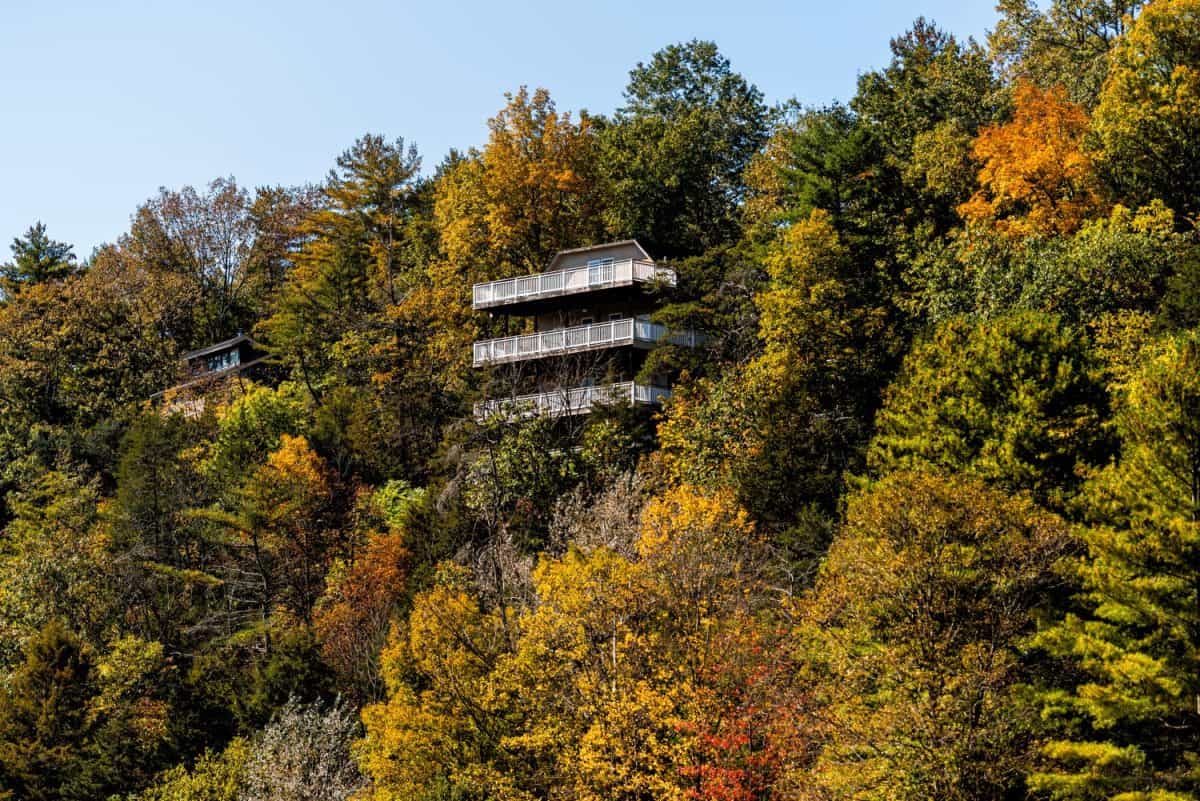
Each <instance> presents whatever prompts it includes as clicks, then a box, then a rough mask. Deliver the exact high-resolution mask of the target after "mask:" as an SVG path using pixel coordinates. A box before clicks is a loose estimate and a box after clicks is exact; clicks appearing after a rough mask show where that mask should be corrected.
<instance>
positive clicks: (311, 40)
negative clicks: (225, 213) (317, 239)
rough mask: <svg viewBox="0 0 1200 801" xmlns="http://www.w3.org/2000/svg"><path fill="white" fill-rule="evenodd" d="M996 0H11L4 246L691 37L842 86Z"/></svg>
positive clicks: (781, 83) (746, 65)
mask: <svg viewBox="0 0 1200 801" xmlns="http://www.w3.org/2000/svg"><path fill="white" fill-rule="evenodd" d="M993 1H994V0H823V1H822V2H814V1H812V0H792V2H783V1H782V0H722V1H721V2H714V1H713V0H592V1H590V2H584V0H564V1H561V2H551V1H550V0H508V2H482V1H480V0H476V1H475V2H465V1H463V0H425V2H420V3H416V2H400V1H393V2H385V0H341V1H340V2H336V1H335V2H316V1H315V0H290V2H281V1H280V0H238V1H237V2H231V1H230V0H158V1H157V2H149V1H148V0H144V1H142V2H137V1H136V0H0V260H5V259H7V258H8V250H7V244H8V242H9V241H11V239H12V237H14V236H16V235H18V234H20V233H22V232H24V231H25V229H26V228H28V227H29V225H30V224H32V223H33V222H34V221H36V220H39V219H40V220H42V221H44V222H45V223H46V224H47V226H48V228H49V233H50V234H51V236H53V237H54V238H56V239H62V240H66V241H68V242H71V243H72V244H74V245H75V250H76V253H77V254H78V255H79V256H80V257H86V256H87V255H88V254H89V253H90V252H91V250H92V247H93V246H95V245H97V244H99V243H101V242H105V241H111V240H113V239H115V238H116V237H117V236H118V235H119V234H120V233H121V232H123V231H124V230H126V229H127V227H128V224H129V217H130V214H131V213H132V212H133V210H134V209H135V208H136V207H137V205H138V204H139V203H141V202H142V201H144V200H145V199H146V198H148V197H149V196H151V195H152V194H153V193H154V192H155V191H156V190H157V188H158V187H160V186H166V187H170V188H178V187H180V186H183V185H185V184H193V185H197V186H198V185H201V184H204V183H207V182H208V181H210V180H211V179H213V178H216V177H218V176H228V175H232V176H234V177H236V178H237V179H238V181H239V182H240V183H242V184H243V185H246V186H248V187H254V186H258V185H263V184H298V183H305V182H315V181H318V180H320V179H321V178H322V177H323V176H324V175H325V173H326V172H327V171H328V170H329V168H330V167H331V166H332V165H333V162H334V159H335V158H336V156H337V154H338V153H340V152H341V151H343V150H344V149H346V148H347V147H348V146H349V145H350V144H351V143H352V142H353V141H354V139H355V138H356V137H357V136H359V135H361V134H363V133H366V132H372V133H382V134H385V135H387V136H388V137H395V136H403V137H404V138H405V139H406V140H407V141H409V142H415V143H416V144H417V146H418V148H419V149H420V152H421V154H422V156H423V157H424V160H425V166H426V168H427V169H429V168H432V167H434V166H435V165H436V164H437V163H438V161H440V160H441V157H442V156H443V155H444V154H445V153H446V151H447V150H448V149H449V148H451V147H459V148H465V147H469V146H471V145H478V144H482V142H483V141H484V140H485V139H486V126H485V122H486V120H487V118H488V117H490V116H491V115H492V114H493V113H494V112H495V111H496V110H498V109H499V108H500V107H501V106H502V105H503V102H504V100H503V94H504V92H505V91H508V90H512V89H515V88H516V87H518V86H520V85H522V84H528V85H530V86H531V87H532V86H545V87H546V88H548V89H549V90H550V92H551V95H552V96H553V97H554V98H555V100H556V101H557V103H558V107H559V109H560V110H568V109H570V110H578V109H580V108H586V109H588V110H589V111H592V112H597V113H609V112H611V111H612V110H613V109H614V108H615V107H616V106H617V105H619V103H620V100H621V90H622V88H623V87H624V85H625V82H626V78H627V76H628V72H629V70H630V68H632V67H633V66H634V65H635V64H636V63H637V62H638V61H639V60H646V59H647V58H648V57H649V56H650V54H651V53H653V52H654V51H655V50H657V49H658V48H660V47H662V46H664V45H667V44H670V43H672V42H678V41H684V40H687V39H692V38H703V39H712V40H714V41H716V42H717V44H718V45H719V46H720V48H721V50H722V51H723V52H724V53H725V55H726V56H727V57H728V58H729V59H730V60H731V61H732V62H733V66H734V68H735V69H736V70H738V71H740V72H741V73H742V74H743V75H745V76H746V77H747V78H748V79H749V80H750V81H751V82H753V83H755V84H757V85H758V87H759V88H760V89H761V90H762V91H763V92H764V94H765V95H766V97H767V99H768V101H770V102H774V101H777V100H784V99H787V98H791V97H795V98H798V99H799V100H801V101H802V102H804V103H806V104H824V103H827V102H829V101H830V100H833V99H842V100H845V99H848V98H849V97H850V96H851V95H852V94H853V91H854V85H855V79H856V78H857V76H858V74H859V73H860V72H862V71H864V70H866V69H870V68H873V67H879V66H882V65H883V64H885V63H886V62H887V59H888V40H889V38H891V37H892V36H894V35H896V34H898V33H901V32H903V31H904V30H905V29H906V28H907V27H908V25H909V23H911V21H912V20H913V19H915V18H916V17H917V16H920V15H924V16H926V17H929V18H932V19H933V20H935V21H936V22H937V23H938V24H939V25H941V26H942V27H943V28H945V29H947V30H949V31H952V32H953V33H955V34H958V35H960V36H963V37H965V36H968V35H971V36H975V37H976V38H982V37H983V36H984V35H985V33H986V31H987V30H988V29H989V28H991V27H992V26H993V25H994V23H995V20H996V14H995V11H994V9H993Z"/></svg>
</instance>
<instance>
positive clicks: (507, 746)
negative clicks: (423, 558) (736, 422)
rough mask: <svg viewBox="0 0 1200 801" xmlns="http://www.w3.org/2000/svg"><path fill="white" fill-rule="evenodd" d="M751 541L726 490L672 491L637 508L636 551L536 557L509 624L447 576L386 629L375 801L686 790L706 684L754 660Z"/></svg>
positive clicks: (595, 796)
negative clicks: (526, 599)
mask: <svg viewBox="0 0 1200 801" xmlns="http://www.w3.org/2000/svg"><path fill="white" fill-rule="evenodd" d="M758 548H759V545H758V542H757V540H756V535H755V532H754V529H753V527H752V526H751V524H750V523H749V520H748V518H747V516H746V513H745V512H744V511H742V510H740V509H739V508H738V506H737V504H736V503H735V502H734V500H733V498H732V496H731V495H729V494H728V493H717V494H712V493H706V492H701V491H698V490H696V489H694V488H690V487H680V488H676V489H673V490H670V491H668V492H666V493H664V494H663V495H662V496H661V497H659V498H657V499H655V500H653V501H652V502H651V503H650V504H649V506H648V508H647V509H646V511H645V513H644V516H643V521H642V529H641V536H640V539H639V543H638V547H637V556H636V557H634V558H629V557H625V556H622V555H620V554H618V553H616V552H614V551H612V550H610V549H608V548H604V547H601V548H596V549H595V550H591V551H589V552H584V551H581V550H579V549H577V548H572V549H571V550H569V551H568V552H567V553H565V554H563V555H562V556H561V557H558V558H546V559H545V560H543V562H542V563H541V564H540V565H539V566H538V568H537V569H536V571H535V574H534V578H533V584H534V590H535V593H536V599H537V600H536V603H535V604H534V605H533V606H531V607H529V608H527V609H524V610H520V611H519V613H518V614H516V616H515V619H510V620H509V622H508V623H507V624H506V622H505V620H506V615H508V614H509V613H511V612H512V611H513V610H501V609H492V610H486V609H484V608H482V606H481V604H480V602H479V601H478V600H477V599H476V598H475V596H474V594H473V593H472V592H471V591H470V588H469V583H468V582H467V581H466V578H467V577H466V576H465V574H464V573H463V572H462V571H461V570H460V569H449V568H448V569H446V570H445V571H444V573H443V577H442V580H441V582H440V583H439V585H438V586H437V587H435V588H434V589H432V590H430V591H429V592H427V593H424V594H422V595H420V596H418V597H417V598H416V600H415V602H414V608H413V613H412V617H411V619H410V622H409V625H408V628H407V630H404V631H401V630H397V631H396V632H394V634H393V637H392V642H391V645H390V646H389V649H388V658H387V660H386V661H387V662H388V664H389V665H390V668H389V677H390V678H389V688H390V697H389V698H388V700H387V701H386V702H385V703H382V704H377V705H374V706H371V707H368V708H367V710H366V711H365V712H364V721H365V723H366V727H367V737H366V739H365V740H364V741H363V743H362V744H361V747H360V757H361V761H362V764H363V767H364V769H365V770H366V772H367V773H368V774H369V775H370V776H371V777H372V778H373V780H374V788H375V789H374V791H373V793H374V795H373V796H372V797H373V799H375V801H392V799H400V798H405V799H409V798H430V797H433V796H436V795H437V793H438V792H442V793H448V794H451V795H453V794H454V793H458V794H462V795H463V796H464V797H475V796H480V797H489V798H497V799H510V800H511V801H517V800H518V799H522V800H523V799H532V798H539V799H586V800H588V801H600V800H601V799H605V800H606V801H607V800H608V799H642V798H655V799H667V800H668V801H670V800H672V799H674V800H675V801H684V799H688V798H693V797H697V796H695V795H694V794H693V792H692V791H693V790H694V789H695V788H696V787H697V786H698V785H699V784H700V782H698V780H697V777H698V776H699V772H697V771H696V770H692V769H691V768H693V767H694V765H695V763H696V760H697V754H698V747H697V741H698V740H699V739H700V737H701V735H702V733H703V732H707V731H709V730H710V729H711V728H712V727H714V726H716V725H718V724H717V723H716V722H714V721H715V719H716V718H718V717H719V716H720V715H721V714H725V713H726V711H727V710H725V709H724V708H721V709H718V708H717V705H715V704H714V703H713V699H714V698H715V697H717V696H719V695H720V693H717V692H705V691H704V690H705V688H706V687H713V686H715V685H714V683H715V682H720V681H729V680H730V677H731V676H733V675H736V676H737V677H740V679H744V678H745V677H747V676H749V675H750V674H751V673H753V672H754V671H753V665H754V664H755V659H760V658H761V656H762V651H761V649H760V646H761V644H762V640H761V639H758V638H755V637H754V636H752V634H751V632H754V631H759V630H762V627H761V624H760V620H759V613H760V612H761V602H762V599H763V597H764V596H763V594H762V591H761V587H760V585H759V583H758V580H757V572H756V569H755V565H756V564H757V561H756V556H755V555H756V553H757V551H758ZM746 725H749V724H746ZM737 742H738V743H739V745H738V747H739V748H741V749H743V750H751V751H752V750H753V748H754V746H753V745H751V741H750V740H749V739H746V740H737ZM754 742H757V740H755V741H754Z"/></svg>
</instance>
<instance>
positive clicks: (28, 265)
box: [0, 222, 76, 296]
mask: <svg viewBox="0 0 1200 801" xmlns="http://www.w3.org/2000/svg"><path fill="white" fill-rule="evenodd" d="M12 254H13V260H12V261H11V262H7V263H5V264H3V265H0V292H2V293H3V295H5V296H11V295H14V294H16V293H17V292H20V291H21V289H22V288H23V287H26V286H29V285H30V284H41V283H44V282H46V281H56V280H58V279H61V278H66V277H67V276H68V275H71V274H72V273H73V272H75V270H76V265H75V254H74V252H73V251H72V249H71V246H70V245H68V244H67V243H65V242H57V241H55V240H53V239H51V238H50V237H48V236H47V235H46V226H45V225H44V224H43V223H40V222H39V223H35V224H34V225H33V226H32V227H31V228H30V229H29V230H28V231H26V232H25V235H24V236H23V237H20V238H17V239H14V240H13V243H12Z"/></svg>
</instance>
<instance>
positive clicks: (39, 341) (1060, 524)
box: [0, 0, 1200, 801]
mask: <svg viewBox="0 0 1200 801" xmlns="http://www.w3.org/2000/svg"><path fill="white" fill-rule="evenodd" d="M999 10H1000V14H1001V18H1000V22H999V24H998V26H997V28H996V30H995V31H994V32H993V33H992V34H991V36H990V37H989V40H988V42H987V43H986V44H982V43H978V42H975V41H972V40H967V41H962V40H960V39H957V38H956V37H954V36H953V35H951V34H949V33H948V32H945V31H942V30H940V29H939V28H938V27H937V26H936V25H934V24H933V23H931V22H928V21H926V20H923V19H922V20H918V21H917V22H916V23H915V24H914V25H913V27H912V29H911V30H909V31H907V32H905V33H904V34H902V35H900V36H898V37H897V38H896V39H895V40H894V41H893V42H892V52H893V58H892V59H891V61H890V63H888V64H887V65H886V66H884V67H883V68H882V69H879V70H874V71H870V72H866V73H864V74H863V75H861V76H860V78H859V81H858V90H857V93H856V94H855V96H854V97H853V98H852V99H851V100H850V101H849V102H848V103H846V104H839V103H834V104H831V105H830V106H828V107H825V108H799V107H797V105H796V104H784V105H782V106H779V107H776V108H769V107H767V106H766V105H765V103H764V101H763V96H762V94H761V92H760V91H759V90H758V89H757V88H756V87H755V86H754V85H753V84H752V83H751V82H750V81H749V80H748V79H747V78H746V77H744V76H742V75H740V74H739V73H738V72H736V71H735V70H734V68H733V65H732V64H731V63H730V62H729V61H728V59H726V58H725V57H724V56H723V55H722V54H721V53H720V51H719V50H718V49H717V47H716V45H715V44H713V43H711V42H700V41H693V42H686V43H680V44H674V45H671V46H669V47H666V48H665V49H663V50H661V51H659V52H657V53H654V54H653V55H651V56H650V57H649V58H648V59H647V61H646V62H644V63H640V64H638V65H637V66H636V67H635V68H634V69H633V70H632V71H631V72H630V74H629V82H628V85H627V87H626V89H625V93H624V100H623V102H622V105H621V106H620V108H618V109H616V110H615V111H614V112H613V113H612V114H611V115H610V116H605V115H595V114H588V113H578V114H572V113H569V112H566V111H562V110H560V109H559V108H558V107H557V106H556V104H555V102H554V100H553V98H552V97H551V95H550V93H549V92H548V91H547V90H545V89H532V90H531V89H528V88H526V87H519V88H516V89H515V90H514V91H513V92H512V93H511V94H509V95H507V96H506V97H505V99H504V105H503V107H502V108H501V109H500V110H499V111H498V112H497V114H496V115H495V116H494V117H493V118H492V119H491V120H489V121H488V124H487V128H486V131H487V142H486V144H485V145H483V146H482V147H480V148H478V149H472V150H469V151H467V152H452V153H450V154H448V155H447V156H446V157H445V158H444V159H443V160H442V161H441V162H440V163H439V164H437V165H436V166H434V167H433V168H432V169H425V170H423V169H422V160H421V157H420V155H419V154H418V152H417V150H416V149H415V148H414V147H413V146H411V145H409V144H406V143H405V142H404V140H402V139H388V138H386V137H383V136H379V135H366V136H363V137H362V138H360V139H359V140H358V141H356V142H354V143H352V144H351V145H350V147H349V148H348V149H347V150H346V151H345V152H344V153H343V154H341V155H340V156H338V157H336V159H335V161H334V166H333V169H332V170H331V171H330V173H329V174H328V175H327V176H326V178H325V179H324V180H322V181H321V182H319V183H318V184H315V185H312V186H305V187H261V188H258V189H256V190H254V191H253V192H252V191H249V190H247V189H245V188H243V187H240V186H238V185H237V183H236V182H235V181H234V180H233V179H232V178H219V179H217V180H215V181H213V182H212V183H211V184H210V185H209V186H207V187H203V188H200V189H194V188H192V187H184V188H182V189H179V190H168V189H164V190H161V191H160V192H159V194H157V195H156V196H155V197H153V198H150V199H149V200H147V202H146V203H145V204H144V205H143V206H142V207H140V208H138V209H137V210H135V212H134V214H133V215H132V218H131V223H130V228H129V231H128V232H127V233H125V234H124V235H122V236H121V237H120V238H119V239H118V240H117V241H116V242H114V243H111V244H107V245H104V246H102V247H100V248H98V249H97V250H96V251H95V252H94V253H93V254H91V255H90V256H89V257H88V258H86V259H79V258H77V257H76V255H75V253H74V252H73V249H72V247H71V246H70V245H68V244H65V243H62V242H58V241H55V240H54V239H52V238H51V235H50V233H48V231H49V230H52V229H48V228H47V227H46V226H45V225H43V224H41V223H37V224H35V225H33V226H32V227H31V228H30V229H29V231H28V232H27V233H26V234H25V235H24V236H22V237H20V238H18V239H17V240H15V241H14V242H13V245H12V258H11V260H10V261H9V262H8V263H6V264H4V265H3V266H2V267H0V494H2V503H0V527H2V532H3V533H2V536H0V674H2V676H3V681H0V798H3V799H12V800H13V801H26V799H29V800H30V801H68V800H71V801H75V800H78V801H84V800H85V799H119V800H121V801H135V800H138V799H140V801H167V799H173V800H174V799H179V800H181V801H250V800H251V799H253V801H300V799H328V800H329V801H344V800H345V799H357V801H400V799H404V800H405V801H411V800H414V799H415V800H417V801H451V800H453V801H484V800H485V799H495V800H497V801H501V800H502V801H551V800H556V799H564V800H565V799H596V801H600V799H627V800H628V801H646V800H648V799H666V800H669V801H699V800H700V799H714V800H715V801H759V800H762V801H765V800H766V799H795V800H796V801H835V800H838V799H846V800H847V801H849V800H850V799H853V800H854V801H870V800H873V799H878V801H885V799H886V801H899V800H905V801H907V800H909V799H911V800H912V801H925V800H926V799H945V800H946V801H951V800H954V801H958V800H959V799H961V800H962V801H968V799H970V800H972V801H973V800H975V799H996V801H1001V799H1003V800H1004V801H1010V800H1011V799H1021V798H1030V799H1047V800H1048V801H1049V800H1051V799H1053V800H1054V801H1068V800H1069V801H1076V800H1078V801H1100V800H1101V799H1111V800H1112V801H1185V800H1187V799H1192V801H1196V800H1197V799H1200V327H1197V326H1200V239H1198V234H1197V216H1196V215H1197V213H1200V179H1198V178H1197V176H1200V4H1198V3H1197V0H1150V2H1144V3H1143V2H1115V1H1114V2H1109V1H1105V0H1088V2H1083V1H1082V0H1051V1H1050V2H1048V3H1046V4H1044V7H1040V8H1039V7H1038V6H1037V5H1036V4H1035V3H1033V2H1032V1H1031V0H1002V2H1001V3H1000V5H999ZM623 238H637V239H638V240H639V241H640V242H641V243H642V244H643V245H645V246H646V247H647V248H648V249H649V250H650V252H651V253H653V254H654V255H655V256H656V257H657V258H659V259H660V260H661V261H662V262H663V263H664V264H669V265H670V266H672V267H674V268H675V269H676V271H677V273H678V276H679V281H678V286H677V287H676V288H675V289H674V290H672V291H670V292H667V293H665V294H664V296H663V298H662V304H661V309H660V311H659V312H658V313H657V314H658V319H659V320H660V321H662V322H663V323H665V324H667V325H669V326H674V327H688V328H693V329H698V330H699V331H700V332H701V333H703V334H704V336H703V338H702V340H701V341H700V344H699V345H698V346H697V347H695V348H684V347H679V346H674V345H671V346H664V347H662V348H660V349H659V350H657V351H655V352H654V353H653V354H652V355H651V357H650V361H649V362H648V363H647V366H646V368H645V370H646V372H647V374H648V373H649V372H668V373H673V374H674V375H676V376H677V377H678V380H677V381H676V385H675V392H674V395H673V397H672V398H670V399H669V400H668V401H667V402H666V403H665V404H664V406H663V407H662V408H661V409H658V410H655V411H647V410H645V409H641V410H639V409H636V408H629V407H626V406H621V405H612V406H610V407H604V408H600V409H597V410H596V411H595V412H594V413H592V414H590V415H587V416H581V417H572V418H565V419H558V420H555V419H550V418H547V417H533V418H526V419H516V418H513V419H509V418H505V417H503V416H493V417H491V418H489V419H487V420H476V418H475V416H474V415H473V414H472V409H473V404H474V403H476V402H477V401H479V400H482V399H486V398H488V397H495V395H496V393H498V392H504V391H506V386H505V381H507V380H509V378H511V376H509V377H506V375H505V374H504V373H503V372H502V371H491V370H474V369H472V367H471V356H470V354H471V349H470V345H471V342H472V341H473V340H475V339H478V338H482V337H488V336H498V335H503V334H512V333H520V332H522V331H523V330H524V329H522V328H521V325H522V324H521V323H520V322H519V321H514V320H509V319H505V318H503V317H501V316H495V317H492V316H487V315H484V314H477V313H475V312H473V311H472V309H471V297H470V287H471V284H472V283H473V282H477V281H485V280H492V279H497V278H502V277H508V276H511V275H515V274H520V273H524V272H532V271H538V270H541V269H543V268H544V267H545V266H546V264H547V262H548V260H549V259H550V258H551V257H552V256H553V254H554V253H555V252H556V251H558V250H561V249H567V248H573V247H579V246H584V245H589V244H595V243H598V242H602V241H607V240H617V239H623ZM239 331H244V332H247V333H252V335H253V336H254V338H255V339H256V340H257V341H258V343H259V344H260V346H261V347H262V348H263V349H264V351H265V353H266V356H267V358H266V362H264V364H263V369H262V370H261V371H260V372H259V373H257V375H258V380H257V383H255V382H252V381H250V380H248V379H246V380H240V381H236V382H231V383H229V384H226V385H224V387H223V388H222V389H221V391H213V392H211V393H210V394H209V395H208V396H207V397H206V398H205V399H204V403H203V404H202V405H195V404H193V405H190V406H182V405H181V406H176V405H173V404H172V403H170V402H162V401H159V400H154V399H152V396H154V395H155V394H156V393H158V392H159V391H160V390H163V389H164V388H166V387H169V386H171V385H172V384H174V383H175V382H176V381H177V380H179V379H180V378H181V374H180V367H179V362H180V357H181V355H182V354H183V353H185V352H187V351H190V350H193V349H196V348H200V347H203V346H206V345H208V344H211V343H213V342H215V341H219V340H223V339H226V338H229V337H231V336H233V335H234V334H236V333H237V332H239Z"/></svg>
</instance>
